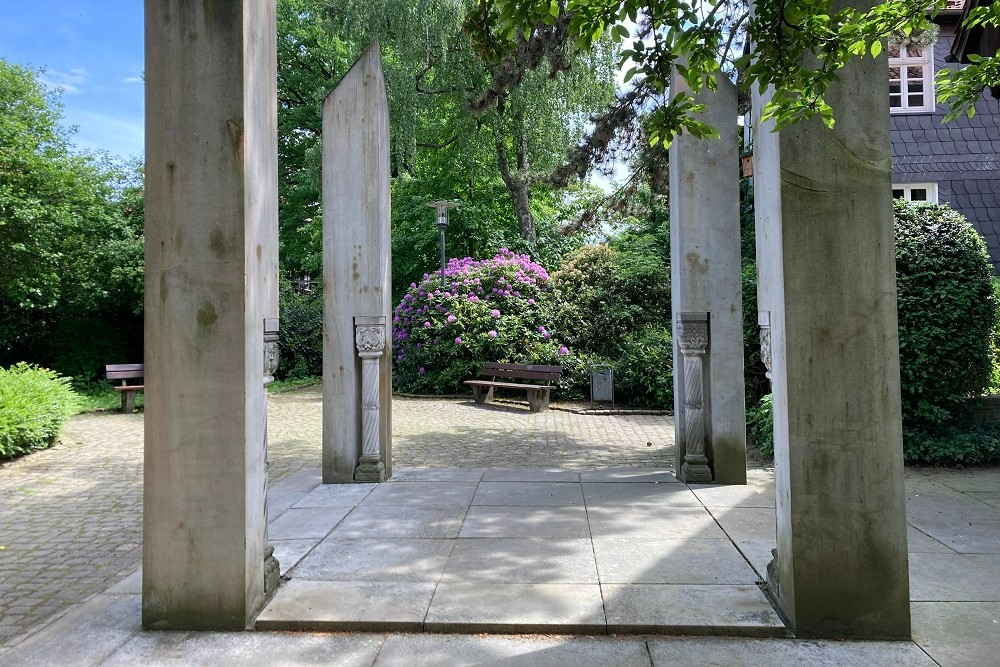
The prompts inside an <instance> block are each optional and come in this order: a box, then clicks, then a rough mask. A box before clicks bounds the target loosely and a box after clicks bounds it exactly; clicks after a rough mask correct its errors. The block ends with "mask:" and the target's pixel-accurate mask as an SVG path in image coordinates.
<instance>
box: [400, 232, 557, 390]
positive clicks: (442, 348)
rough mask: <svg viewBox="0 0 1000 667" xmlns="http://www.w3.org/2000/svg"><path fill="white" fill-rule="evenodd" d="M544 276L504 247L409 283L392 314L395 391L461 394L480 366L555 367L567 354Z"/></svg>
mask: <svg viewBox="0 0 1000 667" xmlns="http://www.w3.org/2000/svg"><path fill="white" fill-rule="evenodd" d="M548 282H549V276H548V273H546V271H545V269H544V268H542V266H541V265H539V264H537V263H536V262H534V261H532V259H531V258H530V257H529V256H528V255H519V254H516V253H514V252H511V251H510V250H507V249H506V248H501V249H500V251H499V252H498V253H497V254H496V256H494V257H493V258H492V259H483V260H474V259H472V258H469V257H466V258H464V259H452V260H451V261H449V262H448V266H447V268H446V269H445V286H444V287H442V285H441V275H440V274H439V273H434V274H425V275H424V278H423V280H422V281H421V282H420V283H419V284H417V283H413V284H411V285H410V289H409V290H408V291H407V292H406V294H405V295H404V296H403V299H402V301H400V303H399V305H398V306H397V307H396V310H395V312H394V313H393V327H392V344H393V345H392V347H393V350H392V351H393V355H394V357H395V358H394V360H393V364H394V375H395V378H394V379H395V382H394V384H395V388H396V390H397V391H402V392H411V393H420V394H442V393H455V392H459V391H464V389H465V388H464V387H463V385H462V381H463V380H469V379H472V378H473V377H475V376H476V374H477V373H478V372H479V368H480V366H482V364H483V362H486V361H506V362H512V363H519V364H559V363H560V361H561V360H564V359H566V358H567V357H568V355H569V354H570V350H569V349H568V348H567V347H566V346H565V345H564V344H563V343H561V342H560V341H559V339H558V334H557V332H554V331H552V326H551V320H550V316H549V311H550V307H549V304H550V301H551V296H550V289H549V285H548Z"/></svg>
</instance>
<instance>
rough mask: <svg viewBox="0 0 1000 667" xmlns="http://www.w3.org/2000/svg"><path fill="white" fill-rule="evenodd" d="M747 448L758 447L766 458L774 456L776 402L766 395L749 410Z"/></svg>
mask: <svg viewBox="0 0 1000 667" xmlns="http://www.w3.org/2000/svg"><path fill="white" fill-rule="evenodd" d="M747 447H756V448H757V449H759V450H760V453H761V454H763V455H764V456H774V402H773V400H772V396H771V394H766V395H765V396H763V397H761V399H760V400H759V401H758V402H757V404H756V405H754V406H753V407H752V408H750V409H749V410H747Z"/></svg>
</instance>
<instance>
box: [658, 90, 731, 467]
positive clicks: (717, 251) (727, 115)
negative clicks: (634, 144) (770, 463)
mask: <svg viewBox="0 0 1000 667" xmlns="http://www.w3.org/2000/svg"><path fill="white" fill-rule="evenodd" d="M670 90H671V91H672V93H677V92H680V91H687V92H690V88H689V87H688V85H687V82H685V81H684V77H682V76H679V75H678V74H677V72H676V71H674V72H673V73H672V75H671V81H670ZM695 97H696V98H697V101H698V102H699V103H702V104H704V105H705V110H704V111H703V112H701V113H700V114H699V116H700V118H701V120H704V121H705V122H707V123H709V124H710V125H712V126H713V127H715V128H716V129H718V130H719V132H720V133H721V135H722V136H720V137H719V138H718V139H712V140H702V139H698V138H696V137H692V136H691V135H690V134H682V135H681V136H679V137H676V138H675V139H674V142H673V143H672V144H671V145H670V246H671V247H670V278H671V302H672V308H673V321H674V323H675V326H677V323H678V321H679V319H678V318H679V317H680V315H681V314H682V313H707V314H708V319H709V320H710V324H711V330H712V332H711V333H712V343H711V345H710V346H709V347H708V350H707V351H706V352H704V353H702V355H701V357H700V362H699V363H700V364H701V367H702V369H703V376H699V378H700V379H701V380H702V383H701V391H702V392H703V394H704V396H703V399H704V400H703V405H702V408H701V410H700V411H699V412H698V416H699V418H700V419H701V420H702V428H700V429H694V431H692V429H690V428H689V426H688V424H687V423H686V419H687V414H688V410H687V409H686V408H685V407H684V401H685V400H687V396H688V395H689V394H690V391H689V390H688V387H686V386H685V378H686V377H687V372H686V370H685V369H684V367H683V364H681V362H680V359H681V357H682V356H683V351H682V350H681V348H680V338H679V336H678V332H677V331H676V330H675V331H674V360H675V362H674V415H675V417H674V433H675V438H674V440H675V443H676V452H677V469H678V470H679V471H680V474H681V476H682V479H684V481H686V482H693V481H699V482H705V481H713V480H714V481H715V482H717V483H720V484H746V479H747V477H746V411H745V406H744V399H743V396H744V387H743V298H742V278H741V267H740V191H739V178H738V172H737V169H738V165H739V147H738V143H737V138H738V135H737V131H736V116H737V108H736V87H735V86H734V85H733V84H731V83H730V82H729V80H728V79H726V77H724V76H720V77H719V86H718V90H716V91H710V90H703V91H700V92H699V93H697V95H696V96H695ZM695 431H697V432H700V433H701V434H702V435H701V438H702V439H701V441H700V442H699V443H695V444H692V443H689V442H688V439H687V438H688V433H693V432H695ZM692 446H695V447H697V448H698V454H697V457H696V458H697V460H698V461H699V463H698V465H697V466H694V467H692V465H690V464H688V457H687V452H688V448H689V447H692ZM702 459H706V460H707V464H705V463H701V462H700V461H701V460H702ZM706 465H707V469H708V470H709V472H708V473H706V472H705V470H706V467H705V466H706ZM685 470H688V471H691V470H698V471H699V472H698V473H697V474H696V475H694V476H692V477H690V478H688V477H684V474H685V473H684V471H685Z"/></svg>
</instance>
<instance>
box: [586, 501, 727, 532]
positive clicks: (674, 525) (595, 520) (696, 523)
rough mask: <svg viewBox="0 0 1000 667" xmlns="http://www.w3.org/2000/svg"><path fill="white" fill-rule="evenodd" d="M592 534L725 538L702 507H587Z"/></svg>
mask: <svg viewBox="0 0 1000 667" xmlns="http://www.w3.org/2000/svg"><path fill="white" fill-rule="evenodd" d="M587 518H588V519H589V520H590V532H591V535H593V536H594V537H666V538H670V537H687V538H701V539H726V534H725V533H724V532H722V529H721V528H719V526H718V524H717V523H716V522H715V519H713V518H712V516H711V515H710V514H709V513H708V512H707V511H705V510H704V509H695V508H693V507H692V508H690V509H687V508H677V509H674V510H671V511H669V512H664V511H663V510H661V509H658V508H654V507H595V508H593V509H589V510H587Z"/></svg>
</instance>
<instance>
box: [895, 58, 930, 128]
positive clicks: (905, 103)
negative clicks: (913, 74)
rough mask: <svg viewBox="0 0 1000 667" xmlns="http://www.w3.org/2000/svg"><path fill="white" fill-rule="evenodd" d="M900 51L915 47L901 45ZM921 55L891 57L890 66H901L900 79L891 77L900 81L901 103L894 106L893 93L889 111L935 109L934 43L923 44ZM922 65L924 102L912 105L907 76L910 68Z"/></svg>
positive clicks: (910, 111)
mask: <svg viewBox="0 0 1000 667" xmlns="http://www.w3.org/2000/svg"><path fill="white" fill-rule="evenodd" d="M899 48H900V50H901V51H900V52H901V53H905V49H907V48H913V47H912V46H911V47H905V46H902V45H900V47H899ZM920 48H921V55H920V56H919V57H913V56H906V57H900V58H893V57H891V56H890V57H889V67H890V68H892V67H898V68H899V74H900V78H899V79H889V81H890V83H891V82H898V83H899V93H897V94H898V95H899V105H898V106H892V102H893V99H892V98H893V95H892V94H891V93H890V96H889V105H890V106H889V113H894V114H896V113H929V112H933V111H934V44H928V45H927V46H922V47H920ZM910 67H920V68H922V70H923V77H921V79H920V81H922V82H923V104H920V105H911V104H910V92H909V81H912V80H913V79H909V78H908V77H907V74H908V73H909V72H908V68H910Z"/></svg>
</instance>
